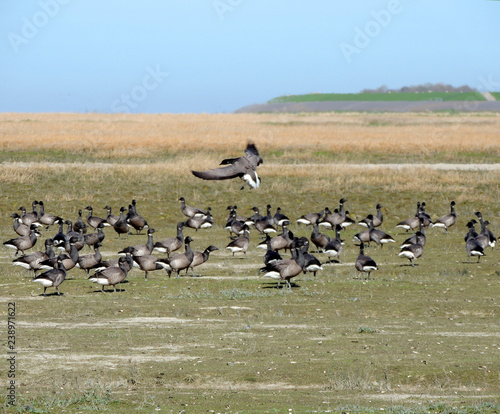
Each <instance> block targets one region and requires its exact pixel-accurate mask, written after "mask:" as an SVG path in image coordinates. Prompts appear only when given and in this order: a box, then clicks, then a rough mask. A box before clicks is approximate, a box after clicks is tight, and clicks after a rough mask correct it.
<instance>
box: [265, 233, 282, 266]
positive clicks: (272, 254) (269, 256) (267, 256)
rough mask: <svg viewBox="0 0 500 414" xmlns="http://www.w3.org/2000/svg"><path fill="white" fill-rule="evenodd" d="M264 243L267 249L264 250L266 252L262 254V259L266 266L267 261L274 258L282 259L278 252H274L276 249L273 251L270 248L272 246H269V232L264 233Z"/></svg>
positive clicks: (270, 261) (273, 260) (272, 260)
mask: <svg viewBox="0 0 500 414" xmlns="http://www.w3.org/2000/svg"><path fill="white" fill-rule="evenodd" d="M265 243H266V249H267V251H266V254H265V255H264V258H263V261H264V264H265V265H266V266H267V265H268V264H269V263H272V262H275V261H276V260H282V259H283V258H282V257H281V255H280V254H279V253H278V252H276V251H274V250H273V249H272V246H271V236H269V234H267V235H266V240H265Z"/></svg>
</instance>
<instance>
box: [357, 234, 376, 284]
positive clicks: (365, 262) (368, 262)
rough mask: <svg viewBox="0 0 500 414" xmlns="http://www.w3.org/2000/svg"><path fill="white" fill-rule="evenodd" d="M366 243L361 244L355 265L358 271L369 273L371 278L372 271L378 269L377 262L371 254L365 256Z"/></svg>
mask: <svg viewBox="0 0 500 414" xmlns="http://www.w3.org/2000/svg"><path fill="white" fill-rule="evenodd" d="M364 247H365V245H364V243H360V245H359V255H358V257H357V259H356V262H355V263H354V267H355V268H356V270H357V271H358V272H361V273H368V279H369V278H370V274H371V272H373V271H374V270H378V266H377V263H375V260H373V259H372V258H371V257H370V256H365V253H364Z"/></svg>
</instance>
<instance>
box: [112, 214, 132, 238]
mask: <svg viewBox="0 0 500 414" xmlns="http://www.w3.org/2000/svg"><path fill="white" fill-rule="evenodd" d="M126 210H127V209H126V208H125V207H121V208H120V218H119V219H118V221H117V222H116V223H115V224H113V229H114V230H115V231H116V233H118V237H119V238H121V237H122V234H127V233H128V232H129V229H130V228H129V226H128V224H127V222H126V220H125V215H124V212H125V211H126Z"/></svg>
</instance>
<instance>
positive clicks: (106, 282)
mask: <svg viewBox="0 0 500 414" xmlns="http://www.w3.org/2000/svg"><path fill="white" fill-rule="evenodd" d="M131 262H132V258H131V256H130V255H127V256H122V257H120V258H119V259H118V266H117V267H114V266H113V267H106V268H104V269H102V270H100V271H96V272H95V273H94V274H93V275H91V276H90V277H89V280H90V281H91V282H94V283H97V284H98V285H101V292H105V290H104V286H113V292H116V285H117V284H119V283H122V282H123V281H124V280H125V278H126V277H127V274H128V272H129V270H130V268H131V267H132V264H131Z"/></svg>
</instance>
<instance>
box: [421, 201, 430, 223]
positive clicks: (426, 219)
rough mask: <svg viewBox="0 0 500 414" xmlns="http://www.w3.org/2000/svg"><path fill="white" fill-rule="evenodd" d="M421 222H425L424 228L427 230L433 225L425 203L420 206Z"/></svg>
mask: <svg viewBox="0 0 500 414" xmlns="http://www.w3.org/2000/svg"><path fill="white" fill-rule="evenodd" d="M419 216H420V220H423V222H424V227H425V228H427V227H429V226H430V225H431V224H432V220H431V216H429V214H427V213H426V212H425V201H424V202H422V204H421V205H420V212H419Z"/></svg>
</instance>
